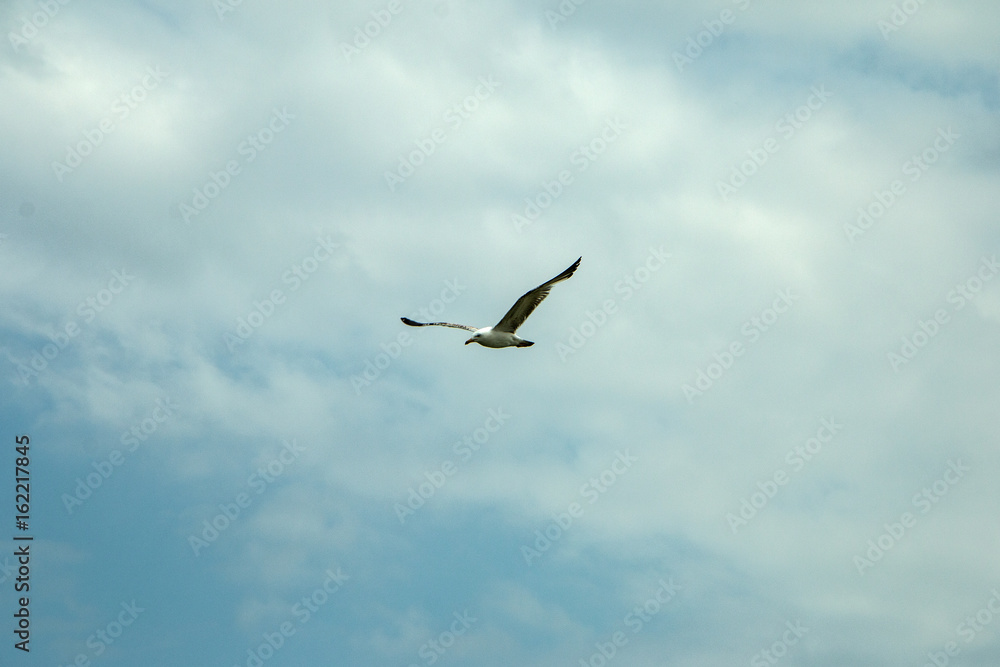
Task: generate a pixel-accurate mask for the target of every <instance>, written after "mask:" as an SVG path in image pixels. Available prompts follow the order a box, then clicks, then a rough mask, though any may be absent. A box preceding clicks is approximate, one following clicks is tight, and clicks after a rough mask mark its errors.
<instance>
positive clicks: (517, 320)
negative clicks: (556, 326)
mask: <svg viewBox="0 0 1000 667" xmlns="http://www.w3.org/2000/svg"><path fill="white" fill-rule="evenodd" d="M581 259H583V257H581V258H580V259H578V260H576V261H575V262H573V266H571V267H569V268H568V269H566V270H565V271H563V272H562V273H560V274H559V275H558V276H556V277H555V278H553V279H552V280H550V281H549V282H547V283H544V284H542V285H539V286H538V287H536V288H535V289H533V290H531V291H530V292H528V293H527V294H525V295H524V296H522V297H521V298H520V299H518V300H517V303H515V304H514V305H513V306H512V307H511V309H510V310H508V311H507V314H506V315H504V316H503V317H502V318H500V321H499V322H497V325H496V326H495V327H493V330H494V331H506V332H507V333H514V332H515V331H517V328H518V327H519V326H521V325H522V324H524V321H525V320H526V319H528V315H531V312H532V311H533V310H535V308H537V307H538V304H540V303H541V302H542V301H544V300H545V297H547V296H548V295H549V291H550V290H551V289H552V286H553V285H555V284H556V283H558V282H561V281H563V280H566V279H567V278H569V277H570V276H571V275H573V272H574V271H576V267H578V266H580V260H581Z"/></svg>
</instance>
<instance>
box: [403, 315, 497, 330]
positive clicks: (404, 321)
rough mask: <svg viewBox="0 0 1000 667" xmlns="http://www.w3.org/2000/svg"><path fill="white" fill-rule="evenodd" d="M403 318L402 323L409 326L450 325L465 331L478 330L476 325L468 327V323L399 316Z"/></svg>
mask: <svg viewBox="0 0 1000 667" xmlns="http://www.w3.org/2000/svg"><path fill="white" fill-rule="evenodd" d="M399 319H401V320H403V324H408V325H410V326H411V327H451V328H453V329H465V330H466V331H479V329H477V328H476V327H470V326H469V325H468V324H452V323H451V322H414V321H413V320H411V319H410V318H408V317H401V318H399Z"/></svg>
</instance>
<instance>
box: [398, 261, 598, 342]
mask: <svg viewBox="0 0 1000 667" xmlns="http://www.w3.org/2000/svg"><path fill="white" fill-rule="evenodd" d="M581 259H583V257H580V259H578V260H576V261H575V262H573V265H572V266H571V267H569V268H568V269H566V270H565V271H563V272H562V273H560V274H559V275H558V276H556V277H555V278H553V279H552V280H550V281H548V282H547V283H543V284H541V285H539V286H538V287H536V288H535V289H533V290H531V291H530V292H528V293H527V294H525V295H524V296H522V297H521V298H520V299H518V300H517V303H515V304H514V305H513V306H512V307H511V309H510V310H508V311H507V314H506V315H504V316H503V317H501V318H500V321H499V322H497V324H496V326H492V327H483V328H482V329H477V328H476V327H470V326H469V325H467V324H451V323H450V322H414V321H413V320H411V319H409V318H407V317H401V318H399V319H401V320H403V324H408V325H410V326H411V327H452V328H455V329H465V330H466V331H472V332H473V334H472V338H470V339H469V340H467V341H465V344H466V345H468V344H469V343H479V344H480V345H482V346H483V347H530V346H532V345H534V343H533V342H531V341H530V340H524V339H523V338H521V337H520V336H517V335H515V334H514V332H515V331H517V328H518V327H519V326H521V325H522V324H524V321H525V320H526V319H528V315H531V313H532V311H534V310H535V308H537V307H538V304H540V303H541V302H542V301H544V300H545V297H547V296H548V295H549V292H550V291H551V290H552V286H553V285H555V284H556V283H558V282H562V281H563V280H566V279H567V278H569V277H570V276H572V275H573V272H574V271H576V267H578V266H580V260H581Z"/></svg>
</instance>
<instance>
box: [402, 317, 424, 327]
mask: <svg viewBox="0 0 1000 667" xmlns="http://www.w3.org/2000/svg"><path fill="white" fill-rule="evenodd" d="M399 319H400V320H402V322H403V324H409V325H410V326H411V327H419V326H420V325H419V324H417V323H416V322H414V321H413V320H411V319H410V318H408V317H401V318H399Z"/></svg>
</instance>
